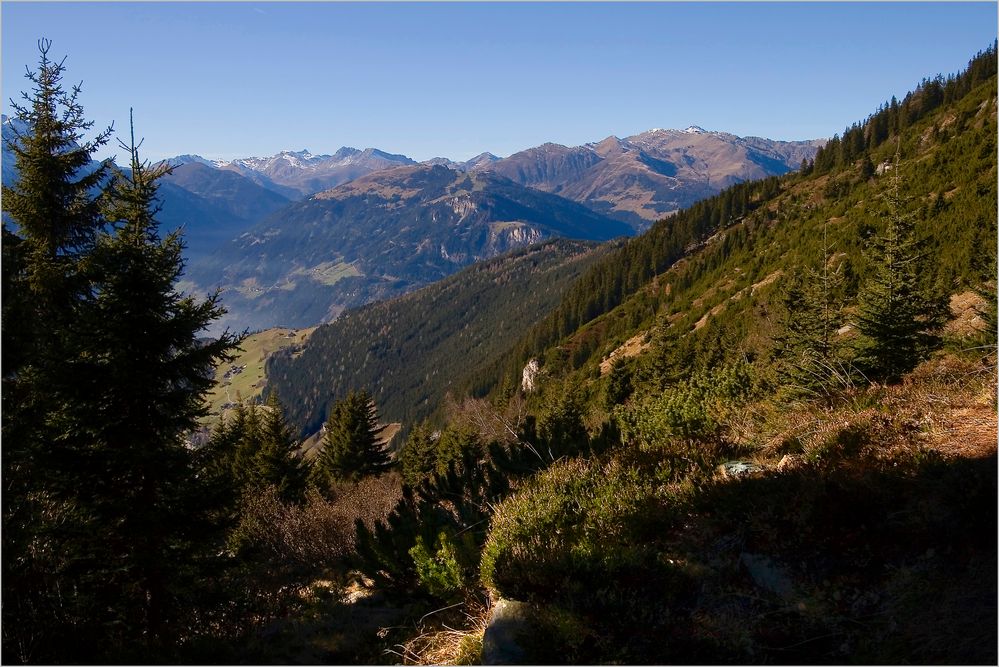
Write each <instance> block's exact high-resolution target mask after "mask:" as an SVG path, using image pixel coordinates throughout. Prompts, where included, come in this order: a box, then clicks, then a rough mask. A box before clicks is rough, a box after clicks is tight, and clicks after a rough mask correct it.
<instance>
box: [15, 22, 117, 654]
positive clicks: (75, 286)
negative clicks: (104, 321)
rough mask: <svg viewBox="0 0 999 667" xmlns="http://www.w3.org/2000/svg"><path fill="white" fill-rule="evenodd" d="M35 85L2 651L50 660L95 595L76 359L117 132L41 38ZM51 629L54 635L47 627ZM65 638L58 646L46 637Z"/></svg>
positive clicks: (18, 232) (29, 118) (22, 139)
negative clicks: (89, 116) (98, 128)
mask: <svg viewBox="0 0 999 667" xmlns="http://www.w3.org/2000/svg"><path fill="white" fill-rule="evenodd" d="M38 46H39V51H40V58H39V64H38V68H37V69H36V70H35V71H29V72H28V73H27V78H28V80H29V81H30V82H31V92H30V93H23V94H22V98H23V100H24V104H23V105H22V104H17V103H14V102H13V101H12V103H11V104H12V106H13V108H14V112H15V114H14V115H15V118H16V119H17V120H19V121H21V123H22V124H23V126H24V127H26V128H27V130H26V131H25V132H24V133H23V134H19V133H18V132H17V130H16V129H15V137H14V139H13V140H12V141H10V142H9V143H8V144H7V148H8V149H9V150H10V151H11V152H12V153H13V155H14V164H15V167H16V169H17V172H18V178H17V180H16V182H14V183H6V182H5V183H4V184H3V197H2V200H3V208H4V212H5V213H6V215H7V216H9V219H10V221H11V222H12V223H13V225H14V226H15V229H14V230H13V231H12V230H11V229H8V228H7V225H6V221H5V222H4V227H3V348H4V349H3V383H2V387H3V390H2V391H3V427H2V428H3V485H4V495H3V527H4V529H3V553H4V558H3V603H2V608H3V626H4V635H3V646H4V656H5V657H7V656H8V655H9V656H12V657H15V656H16V659H18V660H25V661H27V660H35V661H40V660H45V659H46V658H47V657H52V656H57V655H59V650H60V649H65V650H67V651H68V650H72V649H71V647H72V646H73V644H74V643H75V642H76V641H77V640H80V641H87V639H86V632H80V631H78V630H74V628H78V627H79V626H80V625H81V624H83V623H86V622H88V617H89V615H90V614H89V609H90V608H92V604H94V603H96V602H97V601H96V600H95V599H94V597H93V596H92V595H89V594H88V593H86V592H83V593H81V594H76V593H77V592H78V591H81V590H84V591H85V589H86V587H85V586H83V583H84V582H83V579H85V578H86V572H85V571H86V562H87V561H86V559H85V558H83V557H82V556H81V555H80V554H78V553H77V551H76V549H75V547H74V545H75V544H78V542H79V540H78V539H77V537H78V536H80V535H87V534H88V530H87V528H86V525H87V522H88V521H89V517H88V516H87V513H86V511H85V510H83V509H81V508H79V507H78V506H77V505H76V504H75V502H74V495H75V493H76V488H77V484H76V480H74V479H73V472H74V470H75V468H76V462H75V461H74V460H73V457H72V456H71V455H67V453H68V451H70V450H74V449H75V450H77V451H79V450H80V443H81V442H82V441H84V439H85V438H86V434H85V433H80V432H78V431H77V430H76V429H74V428H72V426H71V424H72V418H73V415H74V414H75V413H76V411H77V409H78V408H77V405H78V402H79V398H80V396H81V392H86V391H87V389H88V388H87V387H84V386H82V385H81V384H80V383H79V382H78V378H77V375H76V372H75V368H74V367H73V361H74V360H75V359H78V358H79V357H80V355H81V345H82V344H84V343H85V342H86V341H85V340H82V339H81V337H80V336H78V335H77V334H76V324H77V322H78V320H79V316H80V314H81V312H82V310H83V308H84V307H85V306H86V304H87V302H88V297H89V295H90V290H89V287H88V285H87V283H86V280H85V278H84V276H83V271H82V266H83V263H84V262H83V260H84V259H85V258H86V257H87V255H88V254H89V253H90V252H91V251H92V249H93V247H94V244H95V241H96V238H97V234H98V231H99V230H100V229H101V227H102V225H103V219H102V217H101V215H100V202H99V187H100V185H101V184H102V182H103V181H104V180H105V178H106V169H107V164H106V163H105V164H101V165H100V166H98V167H96V168H93V167H92V159H91V156H92V154H93V152H94V151H95V150H96V149H97V148H99V147H100V146H102V145H104V144H105V143H106V142H107V140H108V137H109V135H110V131H111V130H110V128H109V129H107V130H105V131H103V132H100V133H98V134H97V135H96V136H95V137H94V138H92V139H90V140H89V141H85V140H84V138H83V135H84V133H86V132H87V130H89V129H90V128H91V127H92V126H93V123H91V122H88V121H86V120H85V119H84V115H83V109H82V107H81V106H80V104H79V102H78V99H77V98H78V96H79V93H80V87H79V86H75V87H73V88H72V89H71V90H70V91H69V92H67V91H66V90H65V89H64V88H63V86H62V76H63V74H64V72H65V67H64V64H63V62H53V61H52V60H49V57H48V52H49V49H50V47H51V43H50V42H49V41H47V40H41V41H40V42H39V44H38ZM49 633H51V634H49ZM52 636H60V639H61V642H60V644H58V645H55V644H53V643H52V642H50V641H48V638H49V637H52Z"/></svg>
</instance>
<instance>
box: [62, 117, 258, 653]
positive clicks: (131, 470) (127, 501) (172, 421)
mask: <svg viewBox="0 0 999 667" xmlns="http://www.w3.org/2000/svg"><path fill="white" fill-rule="evenodd" d="M120 144H121V148H122V149H123V150H126V151H128V153H129V155H130V161H131V169H130V171H129V172H127V173H126V172H124V171H122V170H120V169H117V168H116V169H114V175H113V178H112V182H111V184H110V188H109V190H108V193H107V205H106V207H105V216H106V218H107V219H108V220H109V221H111V222H112V223H113V224H114V225H115V226H116V227H117V229H115V230H114V231H113V232H110V233H104V234H102V235H101V236H100V237H99V239H98V242H97V244H96V246H95V249H94V251H93V253H91V256H90V257H88V259H87V263H86V276H87V278H88V280H89V281H90V283H91V285H92V288H91V289H92V291H93V294H94V298H93V302H92V304H90V305H89V306H88V308H86V309H85V310H84V311H83V313H82V317H81V318H80V320H79V321H78V322H77V329H78V330H79V331H80V332H81V334H82V336H83V337H85V339H86V341H87V343H86V348H85V349H84V351H83V355H82V357H81V358H80V359H79V360H78V361H77V362H75V363H74V366H75V368H76V371H77V381H78V382H80V383H81V384H83V385H86V386H87V388H88V391H87V392H86V395H85V398H84V399H82V400H81V401H80V402H79V403H78V404H77V405H75V406H74V418H73V420H72V423H73V424H74V426H75V428H76V429H77V431H78V432H80V433H84V434H86V438H87V442H85V443H84V445H85V448H84V449H83V450H81V451H80V452H78V455H77V456H75V457H74V458H75V461H76V462H77V463H78V464H79V467H78V469H77V470H76V471H75V475H74V476H75V477H76V480H77V483H78V484H79V487H80V490H79V493H78V494H77V498H76V500H77V502H78V503H79V504H80V506H82V507H85V508H87V509H88V511H89V513H90V515H91V517H92V521H93V522H94V524H95V526H96V527H99V528H100V531H99V538H98V539H99V541H98V543H97V544H95V545H93V546H94V548H95V558H97V559H100V560H101V561H104V566H103V567H104V569H105V570H106V572H105V573H104V574H103V575H102V576H104V578H105V583H106V584H108V585H110V586H112V587H113V589H114V593H115V595H116V597H117V598H118V600H119V601H118V603H117V604H115V605H114V607H113V609H114V611H115V612H116V616H117V618H118V619H119V621H120V622H121V623H122V624H123V625H122V627H123V628H126V629H127V630H129V631H131V632H133V633H135V636H136V637H138V636H144V637H145V638H146V640H147V641H154V642H155V641H158V640H169V637H167V636H166V634H167V633H168V628H169V627H170V623H169V620H170V619H171V618H172V617H173V616H174V615H175V614H176V613H179V612H180V610H179V609H177V608H173V601H172V597H173V596H174V595H175V589H176V587H177V586H178V585H179V579H180V578H181V576H182V575H183V574H184V573H185V570H187V569H188V568H187V566H188V565H189V564H190V563H191V562H192V561H193V559H194V558H195V555H194V551H195V549H196V547H197V545H196V542H197V541H198V539H199V537H200V535H199V534H198V532H197V531H198V529H199V528H201V527H203V526H199V521H201V520H202V519H204V518H205V515H206V512H207V508H204V507H202V505H203V494H204V492H205V489H204V488H203V487H202V485H201V482H200V481H199V479H198V478H197V477H196V475H195V457H194V456H193V455H192V452H191V449H190V448H189V447H188V446H187V441H186V438H187V436H188V434H189V433H191V432H192V431H193V430H195V429H196V428H197V426H198V421H199V419H200V418H201V417H203V416H205V415H206V414H207V407H206V402H205V396H206V394H207V392H208V391H209V390H210V388H211V386H212V384H213V375H214V372H213V371H214V367H215V365H216V364H217V363H219V362H220V361H223V360H229V359H231V358H232V356H231V350H232V349H233V348H234V347H235V346H236V345H237V344H238V340H239V339H238V337H236V336H234V335H233V334H231V333H229V332H226V333H224V334H223V335H222V336H220V337H219V338H217V339H215V340H211V341H208V342H205V341H204V340H202V339H201V336H202V335H203V331H204V329H205V328H207V327H208V325H210V324H211V322H212V321H214V320H215V319H217V318H218V317H220V316H221V315H222V314H223V312H224V311H223V310H222V308H221V307H220V306H219V305H218V303H217V295H215V296H212V297H209V298H208V299H207V300H205V301H200V302H199V301H196V300H195V299H193V298H192V297H186V296H183V295H181V294H180V293H178V292H177V291H176V289H175V285H176V283H177V280H178V279H179V277H180V275H181V272H182V269H183V261H182V259H181V253H182V249H183V245H182V242H181V240H180V237H179V234H178V233H177V232H174V233H171V234H168V235H167V236H166V237H163V238H160V236H159V232H158V224H157V222H156V215H157V213H158V211H159V205H158V203H157V198H156V192H157V187H158V184H157V181H158V179H159V178H161V177H162V176H163V175H165V174H167V173H169V167H167V166H165V165H159V166H157V167H150V165H149V164H148V163H147V162H144V161H142V160H140V158H139V152H138V151H139V145H138V144H136V142H135V137H134V132H133V133H132V136H131V142H130V144H125V143H124V142H120ZM140 144H141V142H140ZM112 573H113V576H112Z"/></svg>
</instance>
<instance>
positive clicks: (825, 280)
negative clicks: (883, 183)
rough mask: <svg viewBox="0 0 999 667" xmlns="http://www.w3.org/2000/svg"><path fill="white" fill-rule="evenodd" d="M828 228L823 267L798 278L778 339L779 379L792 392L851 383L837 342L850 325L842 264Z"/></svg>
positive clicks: (786, 295) (786, 299)
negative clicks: (846, 324)
mask: <svg viewBox="0 0 999 667" xmlns="http://www.w3.org/2000/svg"><path fill="white" fill-rule="evenodd" d="M827 231H828V230H827V229H826V228H825V227H823V235H822V236H823V252H822V268H821V270H819V271H815V270H813V269H810V270H809V271H807V272H806V275H805V276H803V277H802V276H799V275H795V276H793V277H792V278H791V280H790V281H789V284H788V287H787V290H786V291H785V292H784V295H783V298H782V306H783V310H784V317H783V318H782V322H781V323H780V325H781V326H780V331H779V333H778V334H777V336H776V339H775V343H776V348H777V358H778V360H779V363H778V366H777V373H778V377H779V378H780V380H781V382H782V384H783V387H784V388H785V389H786V390H788V391H790V392H792V393H806V394H810V393H814V392H820V393H821V392H825V391H828V390H829V389H831V388H834V387H836V386H842V385H843V384H844V383H845V382H848V381H849V380H850V370H849V368H848V367H847V366H846V364H845V363H844V360H843V359H842V357H841V354H840V352H841V350H840V346H839V345H838V343H837V335H838V330H839V328H840V327H841V326H842V325H843V323H844V321H845V317H844V313H843V308H844V305H845V304H844V300H843V287H844V285H843V284H844V280H843V273H842V268H843V265H842V264H840V265H838V266H836V267H833V266H831V265H832V263H833V257H832V247H831V246H830V244H829V241H828V234H827Z"/></svg>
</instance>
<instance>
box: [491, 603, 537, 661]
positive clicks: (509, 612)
mask: <svg viewBox="0 0 999 667" xmlns="http://www.w3.org/2000/svg"><path fill="white" fill-rule="evenodd" d="M531 627H532V623H531V616H530V607H529V606H528V605H527V604H525V603H523V602H517V601H515V600H503V599H500V600H499V601H498V602H496V604H494V605H493V611H492V616H491V617H490V619H489V625H487V626H486V631H485V633H484V635H483V637H482V664H483V665H524V664H529V663H530V662H531V660H530V659H529V658H528V656H527V652H526V651H525V650H524V646H523V643H522V642H523V640H524V637H525V636H526V635H527V634H528V633H529V632H530V630H531Z"/></svg>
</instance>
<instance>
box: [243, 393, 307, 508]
mask: <svg viewBox="0 0 999 667" xmlns="http://www.w3.org/2000/svg"><path fill="white" fill-rule="evenodd" d="M298 448H299V443H298V441H297V440H295V436H294V433H293V432H292V429H291V427H290V426H288V422H287V420H286V419H285V416H284V410H283V408H282V407H281V402H280V401H279V400H278V397H277V393H276V392H271V394H270V397H269V398H268V399H267V411H266V413H265V414H264V416H263V418H262V420H261V425H260V448H259V449H258V450H257V453H256V454H255V455H254V460H253V462H254V467H253V474H252V476H253V482H254V483H255V484H257V485H263V486H273V487H275V488H276V489H277V492H278V495H279V496H280V497H281V498H283V499H285V500H294V499H297V498H298V497H300V496H301V492H302V487H303V485H304V482H305V467H304V464H303V460H302V457H301V456H300V455H299V453H298Z"/></svg>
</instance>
